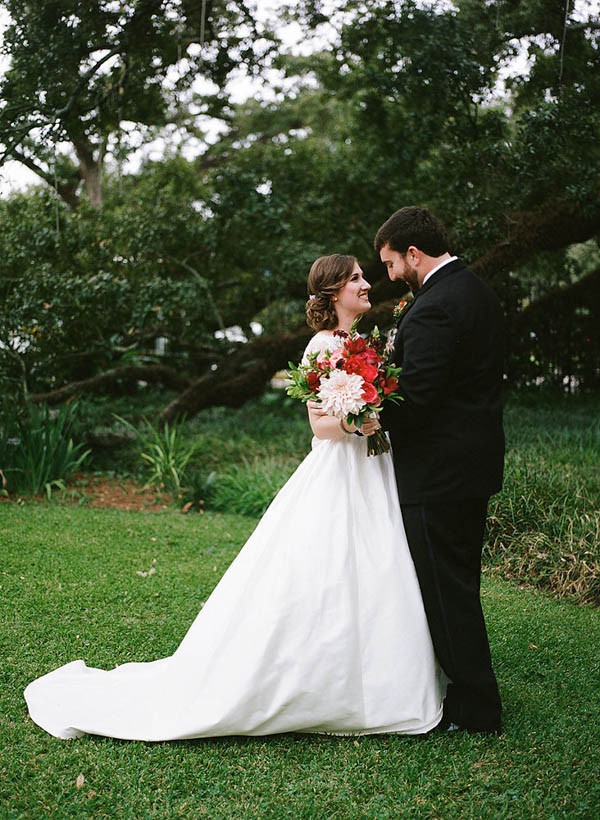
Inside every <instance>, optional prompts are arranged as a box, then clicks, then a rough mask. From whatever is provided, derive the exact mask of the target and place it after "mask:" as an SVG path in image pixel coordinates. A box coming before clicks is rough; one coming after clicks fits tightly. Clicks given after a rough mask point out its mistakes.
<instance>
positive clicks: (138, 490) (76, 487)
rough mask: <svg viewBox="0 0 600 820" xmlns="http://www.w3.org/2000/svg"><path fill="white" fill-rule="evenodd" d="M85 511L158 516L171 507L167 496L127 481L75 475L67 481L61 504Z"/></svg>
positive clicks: (108, 477)
mask: <svg viewBox="0 0 600 820" xmlns="http://www.w3.org/2000/svg"><path fill="white" fill-rule="evenodd" d="M69 496H71V499H72V502H73V503H76V504H79V503H83V504H85V505H86V506H88V507H100V508H105V509H106V508H110V509H116V510H137V511H141V512H160V511H162V510H168V509H169V508H170V507H171V506H172V500H171V496H170V495H169V494H168V493H161V492H158V491H157V490H153V489H151V488H149V487H146V488H144V487H142V486H140V485H139V484H136V483H135V482H134V481H132V480H131V479H130V478H116V477H113V476H102V475H97V476H95V475H85V474H81V475H76V476H73V478H72V479H71V480H70V481H69V485H68V487H67V492H66V493H65V494H64V497H65V500H67V499H68V498H69Z"/></svg>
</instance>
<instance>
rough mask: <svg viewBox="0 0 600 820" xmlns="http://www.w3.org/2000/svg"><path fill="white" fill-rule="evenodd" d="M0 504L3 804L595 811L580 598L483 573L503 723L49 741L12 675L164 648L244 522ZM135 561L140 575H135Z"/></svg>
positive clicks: (446, 812)
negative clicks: (420, 730) (344, 733)
mask: <svg viewBox="0 0 600 820" xmlns="http://www.w3.org/2000/svg"><path fill="white" fill-rule="evenodd" d="M0 519H1V522H2V525H1V526H0V562H1V564H2V570H3V575H2V595H1V596H0V641H1V643H2V646H3V647H4V653H5V654H4V660H3V665H2V682H3V685H2V687H0V722H1V726H2V737H3V741H4V742H3V743H2V747H1V749H0V768H1V769H2V772H3V776H2V778H1V779H0V800H1V801H2V805H3V806H4V807H5V808H4V813H5V814H6V815H7V816H10V817H29V816H31V814H32V807H37V806H39V807H42V809H41V811H42V813H43V812H46V813H47V814H48V815H49V816H52V817H56V818H61V820H62V818H92V817H103V816H107V817H109V816H110V817H115V816H119V817H176V816H178V815H181V816H184V817H185V816H186V815H187V816H190V817H196V816H198V817H199V816H208V817H215V818H216V817H219V818H221V817H222V818H226V817H244V818H249V820H250V818H257V820H258V818H260V820H263V819H264V818H273V820H275V818H291V817H294V818H303V820H305V819H306V820H308V818H320V817H331V818H341V817H345V818H353V819H354V818H356V819H357V820H358V818H366V817H369V818H388V819H391V818H396V817H443V818H469V820H474V818H481V817H484V818H488V817H489V818H504V817H510V818H515V820H530V818H532V817H569V818H575V817H579V818H592V817H594V816H595V814H596V813H597V812H596V809H597V805H598V799H599V797H600V793H599V791H598V783H597V772H598V763H599V760H598V749H599V745H600V744H599V733H598V722H597V720H596V719H595V718H596V716H597V712H598V706H599V703H598V685H597V673H598V659H597V645H598V640H599V638H600V636H599V634H598V629H599V620H598V612H597V611H595V610H593V609H592V608H590V607H576V606H573V605H570V604H568V603H566V602H564V601H563V602H557V601H552V600H548V599H546V598H544V597H542V596H537V595H534V594H531V592H529V591H523V590H517V589H513V588H511V587H510V585H509V584H507V583H505V582H502V581H499V580H497V579H490V578H484V582H483V605H484V610H485V614H486V618H487V623H488V628H489V631H490V640H491V647H492V654H493V658H494V663H495V668H496V672H497V675H498V678H499V682H500V688H501V691H502V696H503V700H504V705H505V734H504V735H503V736H502V737H500V738H485V737H478V736H475V735H466V734H462V733H460V734H457V733H455V734H453V735H452V736H451V737H447V736H444V735H431V736H429V737H424V738H414V737H401V736H394V735H390V736H370V737H359V738H339V737H338V738H336V737H328V736H315V735H312V736H310V735H280V736H273V737H269V738H239V737H238V738H219V739H208V740H197V741H177V742H173V743H157V744H147V743H136V742H130V743H127V742H123V741H118V740H112V739H109V738H94V737H86V738H82V739H80V740H77V741H71V742H62V741H58V740H55V739H52V738H50V737H48V735H46V734H45V733H44V732H42V731H41V730H40V729H39V728H37V727H36V726H35V725H34V724H33V723H32V722H31V721H30V720H29V719H28V717H27V712H26V708H25V704H24V701H23V696H22V691H23V689H24V688H25V686H26V685H27V684H28V683H29V682H30V681H31V680H32V679H33V678H35V677H37V676H39V675H41V674H43V673H45V672H47V671H49V670H50V669H53V668H55V667H56V666H57V665H59V664H61V663H67V662H68V661H70V660H74V659H75V658H83V659H85V661H86V662H87V663H88V664H90V665H92V666H97V667H101V668H105V669H111V668H113V666H114V665H115V664H116V663H126V662H128V661H151V660H155V659H156V658H160V657H165V656H167V655H170V654H172V653H173V652H174V651H175V649H176V648H177V646H178V644H179V642H180V641H181V639H182V638H183V636H184V635H185V633H186V631H187V629H188V628H189V626H190V624H191V622H192V620H193V619H194V618H195V617H196V615H197V613H198V611H199V610H200V608H201V605H202V602H203V601H206V599H207V597H208V595H209V594H210V592H211V591H212V589H213V588H214V586H215V585H216V583H217V582H218V580H219V579H220V577H221V576H222V574H223V572H224V571H225V569H226V568H227V566H228V565H229V564H230V562H231V561H232V560H233V558H234V557H235V554H236V552H238V551H239V550H240V549H241V547H242V546H243V544H244V543H245V541H246V540H247V538H248V537H249V535H250V533H251V531H252V529H253V527H254V524H255V521H254V520H253V519H249V518H244V517H238V516H234V515H223V514H213V513H206V514H205V515H203V516H193V517H192V516H189V515H188V516H184V515H180V514H178V513H153V514H148V513H146V514H144V513H123V512H121V513H119V512H116V511H102V510H92V509H86V508H82V507H79V508H64V507H62V508H61V507H58V506H56V505H54V504H52V505H46V504H44V505H29V504H27V505H25V506H17V505H7V504H0ZM153 562H155V563H153ZM150 566H153V567H155V568H156V572H155V573H154V574H152V575H149V576H146V577H142V576H140V575H138V574H137V572H138V571H145V570H147V569H148V567H150ZM315 572H316V573H317V572H318V567H316V568H315ZM79 774H82V775H83V777H84V783H83V786H82V787H81V788H77V785H76V780H77V777H78V775H79ZM43 807H45V808H43ZM38 813H39V812H38Z"/></svg>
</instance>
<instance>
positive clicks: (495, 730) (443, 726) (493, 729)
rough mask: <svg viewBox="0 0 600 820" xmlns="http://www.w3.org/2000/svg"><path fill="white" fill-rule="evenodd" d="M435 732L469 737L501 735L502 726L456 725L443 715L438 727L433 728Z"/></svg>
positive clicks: (499, 724)
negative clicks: (465, 734)
mask: <svg viewBox="0 0 600 820" xmlns="http://www.w3.org/2000/svg"><path fill="white" fill-rule="evenodd" d="M435 731H436V732H468V734H470V735H501V734H502V724H501V723H498V724H495V725H492V726H485V727H484V726H464V725H463V724H461V723H457V722H456V721H454V720H452V718H450V717H448V716H447V715H444V717H443V718H442V719H441V720H440V722H439V723H438V725H437V726H436V727H435Z"/></svg>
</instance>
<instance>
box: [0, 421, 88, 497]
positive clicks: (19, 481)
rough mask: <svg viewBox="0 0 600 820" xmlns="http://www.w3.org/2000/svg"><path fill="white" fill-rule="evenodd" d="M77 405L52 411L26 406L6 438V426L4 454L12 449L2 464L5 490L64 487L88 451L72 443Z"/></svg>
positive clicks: (31, 491)
mask: <svg viewBox="0 0 600 820" xmlns="http://www.w3.org/2000/svg"><path fill="white" fill-rule="evenodd" d="M76 412H77V411H76V406H75V405H70V406H65V407H62V408H60V409H59V410H51V409H50V408H49V407H48V406H47V405H43V406H37V405H29V406H28V407H27V410H26V412H25V414H24V415H23V416H21V417H20V418H19V419H17V422H16V430H15V431H14V434H13V435H12V437H10V438H9V437H8V435H7V430H6V428H5V429H4V436H5V437H6V439H7V440H6V441H5V442H3V444H4V446H3V447H2V448H0V449H2V451H3V453H4V454H6V453H7V452H9V447H10V450H12V453H11V456H10V460H9V462H8V463H7V464H6V465H5V466H6V471H5V472H6V475H7V480H6V483H7V489H8V490H9V491H12V490H17V491H20V492H26V493H42V492H44V493H45V494H46V495H47V497H48V498H50V497H51V495H52V491H53V489H64V488H65V481H66V479H68V478H69V476H71V475H72V474H73V473H74V472H75V470H77V469H78V468H79V467H81V465H82V464H83V462H84V461H85V460H86V459H87V457H88V455H89V453H90V451H89V450H84V445H83V444H81V443H78V444H74V443H73V438H72V435H71V428H72V424H73V419H74V416H75V413H76Z"/></svg>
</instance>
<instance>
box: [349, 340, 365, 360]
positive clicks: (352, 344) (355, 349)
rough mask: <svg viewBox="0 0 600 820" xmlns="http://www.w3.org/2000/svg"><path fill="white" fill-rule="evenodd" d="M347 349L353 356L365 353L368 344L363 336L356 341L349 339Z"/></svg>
mask: <svg viewBox="0 0 600 820" xmlns="http://www.w3.org/2000/svg"><path fill="white" fill-rule="evenodd" d="M345 347H346V350H347V351H348V354H349V355H350V356H351V355H353V354H354V353H363V352H364V351H365V350H366V349H367V343H366V341H365V340H364V339H363V337H362V336H357V337H356V338H355V339H348V341H347V342H346V345H345Z"/></svg>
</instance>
